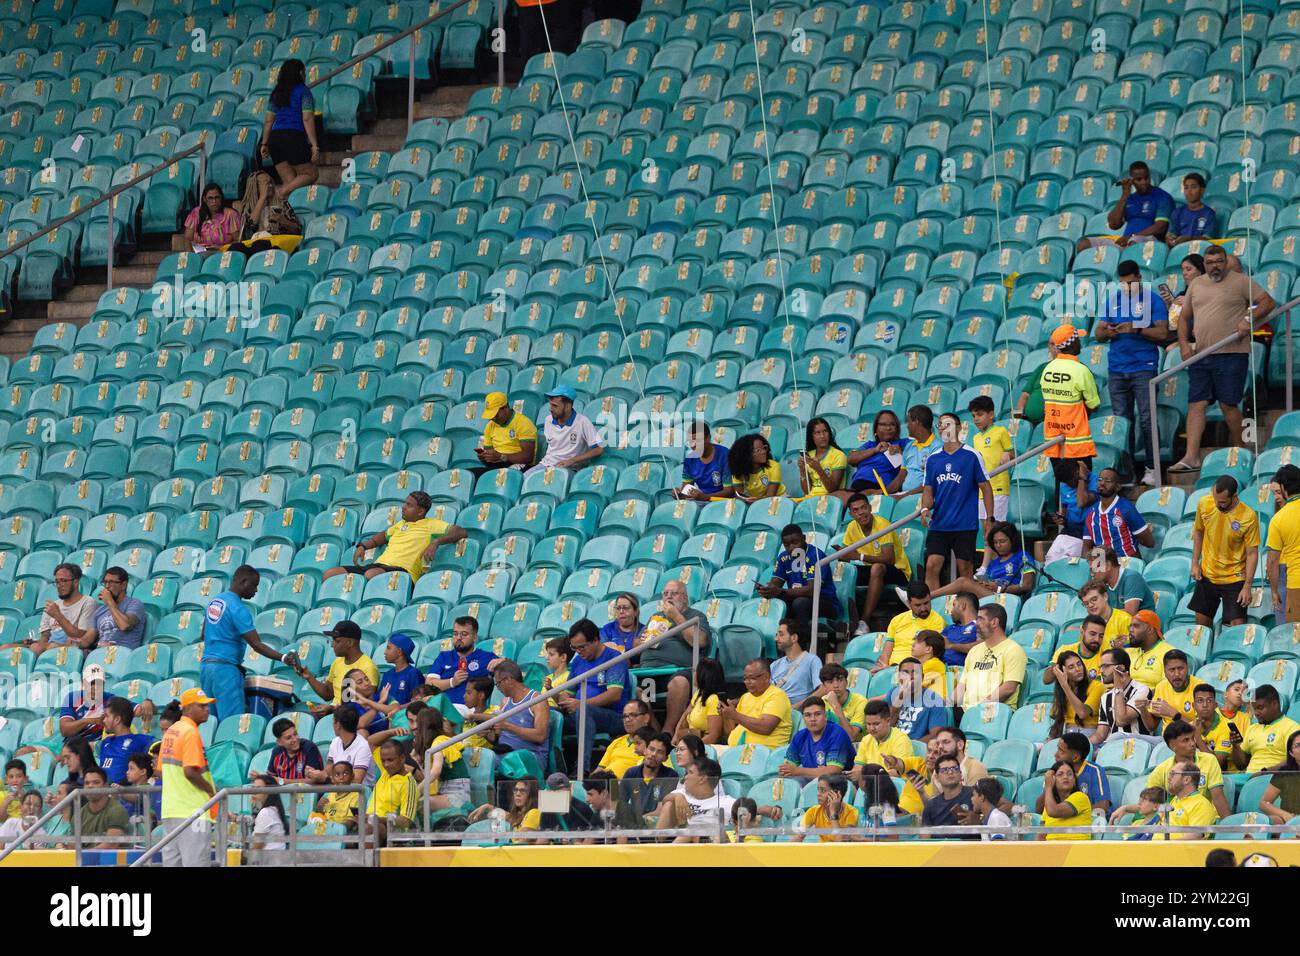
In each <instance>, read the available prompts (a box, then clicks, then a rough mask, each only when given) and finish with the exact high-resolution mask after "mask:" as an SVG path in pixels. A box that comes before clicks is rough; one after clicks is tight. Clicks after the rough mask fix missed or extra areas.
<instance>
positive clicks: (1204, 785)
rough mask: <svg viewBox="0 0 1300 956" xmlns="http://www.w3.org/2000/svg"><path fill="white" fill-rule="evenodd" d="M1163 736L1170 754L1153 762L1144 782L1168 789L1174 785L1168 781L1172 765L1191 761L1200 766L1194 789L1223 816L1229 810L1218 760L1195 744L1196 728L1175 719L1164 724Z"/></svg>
mask: <svg viewBox="0 0 1300 956" xmlns="http://www.w3.org/2000/svg"><path fill="white" fill-rule="evenodd" d="M1164 738H1165V746H1167V747H1168V748H1169V749H1170V750H1171V751H1172V752H1173V756H1172V757H1169V758H1168V759H1166V760H1164V761H1162V762H1161V763H1158V764H1156V766H1155V769H1153V770H1152V771H1151V774H1150V775H1149V776H1148V777H1147V786H1148V787H1160V788H1161V789H1163V790H1168V791H1169V792H1170V793H1172V792H1173V790H1174V788H1173V786H1172V785H1171V784H1170V782H1169V773H1170V771H1172V770H1173V769H1174V765H1175V764H1176V763H1194V764H1195V765H1196V766H1197V767H1199V768H1200V783H1199V784H1198V789H1199V791H1200V793H1201V795H1202V796H1203V797H1205V798H1206V799H1207V800H1209V801H1210V803H1212V804H1213V805H1214V809H1215V811H1216V812H1217V813H1218V815H1219V816H1221V817H1226V816H1228V814H1230V813H1232V810H1231V808H1230V807H1229V806H1228V800H1227V797H1225V796H1224V785H1223V771H1221V770H1220V769H1219V761H1217V760H1215V759H1214V756H1213V755H1212V754H1208V753H1206V752H1205V751H1203V750H1201V749H1200V748H1198V747H1197V745H1196V741H1197V739H1198V735H1197V733H1196V729H1195V728H1194V727H1193V726H1192V725H1191V724H1189V723H1187V722H1186V721H1183V720H1175V721H1174V722H1173V723H1171V724H1170V725H1169V726H1168V727H1166V728H1165V733H1164Z"/></svg>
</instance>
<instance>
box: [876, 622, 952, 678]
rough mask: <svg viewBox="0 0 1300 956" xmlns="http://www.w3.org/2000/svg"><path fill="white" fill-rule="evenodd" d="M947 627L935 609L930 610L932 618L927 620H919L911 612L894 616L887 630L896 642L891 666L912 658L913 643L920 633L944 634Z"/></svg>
mask: <svg viewBox="0 0 1300 956" xmlns="http://www.w3.org/2000/svg"><path fill="white" fill-rule="evenodd" d="M947 626H948V622H947V621H945V620H944V619H943V615H942V614H940V613H939V612H938V611H936V610H934V608H931V609H930V616H929V617H926V618H917V617H916V616H915V615H913V614H912V612H911V611H904V612H903V613H902V614H896V615H894V619H893V620H892V621H890V622H889V627H888V628H886V629H885V633H886V634H887V635H888V637H889V639H890V640H891V641H893V642H894V648H893V650H892V651H891V652H890V654H889V664H890V666H891V667H896V666H898V665H899V664H901V663H903V661H905V660H907V659H908V658H909V657H911V656H912V642H913V641H915V640H916V634H917V632H918V631H937V632H938V633H940V634H942V633H943V629H944V628H945V627H947Z"/></svg>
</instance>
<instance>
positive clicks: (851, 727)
mask: <svg viewBox="0 0 1300 956" xmlns="http://www.w3.org/2000/svg"><path fill="white" fill-rule="evenodd" d="M818 676H819V677H820V678H821V686H819V687H818V688H817V689H816V690H815V691H813V695H814V696H815V697H820V698H821V699H822V700H823V701H825V703H826V718H827V719H828V720H832V721H834V722H835V723H837V724H839V725H840V727H842V728H843V729H844V732H845V733H846V734H848V735H849V740H851V741H853V742H854V743H856V742H857V740H858V738H859V737H861V736H862V730H863V724H864V723H865V721H866V711H867V698H866V697H864V696H863V695H862V694H859V693H858V692H857V691H852V690H849V672H848V670H846V669H845V667H844V665H843V664H826V665H823V667H822V669H821V673H820V674H819V675H818Z"/></svg>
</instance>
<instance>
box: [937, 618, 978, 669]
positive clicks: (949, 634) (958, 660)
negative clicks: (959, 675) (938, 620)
mask: <svg viewBox="0 0 1300 956" xmlns="http://www.w3.org/2000/svg"><path fill="white" fill-rule="evenodd" d="M943 639H944V640H945V641H947V642H948V643H949V644H974V643H975V642H976V641H977V640H978V639H979V637H978V635H977V634H976V633H975V622H974V621H969V622H967V623H966V624H949V625H948V626H947V627H945V628H944V629H943ZM943 662H944V663H945V664H956V665H957V666H959V667H960V666H961V665H962V664H965V663H966V655H965V654H963V653H962V652H961V651H944V652H943Z"/></svg>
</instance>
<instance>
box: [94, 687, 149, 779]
mask: <svg viewBox="0 0 1300 956" xmlns="http://www.w3.org/2000/svg"><path fill="white" fill-rule="evenodd" d="M134 719H135V708H134V707H133V706H132V705H131V702H130V701H129V700H127V699H126V698H125V697H114V698H113V699H112V700H110V701H109V702H108V703H107V704H105V705H104V736H103V739H101V740H100V742H99V766H100V767H101V768H103V771H104V774H105V775H106V776H107V777H108V782H109V783H117V784H120V783H122V782H123V781H124V780H125V779H126V769H127V762H128V761H129V760H130V759H131V755H132V754H147V753H148V752H149V748H150V747H152V746H153V738H152V737H150V736H149V735H148V734H133V733H131V721H132V720H134Z"/></svg>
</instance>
